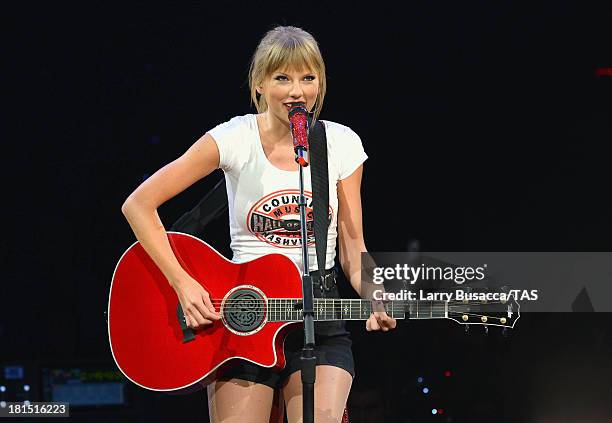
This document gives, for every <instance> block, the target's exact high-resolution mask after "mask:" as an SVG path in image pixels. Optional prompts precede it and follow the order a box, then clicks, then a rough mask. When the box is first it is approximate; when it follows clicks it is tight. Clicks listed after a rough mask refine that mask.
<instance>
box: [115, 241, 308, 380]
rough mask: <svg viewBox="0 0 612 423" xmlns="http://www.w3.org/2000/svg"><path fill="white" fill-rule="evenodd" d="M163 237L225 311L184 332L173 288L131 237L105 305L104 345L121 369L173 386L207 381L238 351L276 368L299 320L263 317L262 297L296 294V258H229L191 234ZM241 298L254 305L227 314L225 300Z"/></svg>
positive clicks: (298, 280) (137, 377)
mask: <svg viewBox="0 0 612 423" xmlns="http://www.w3.org/2000/svg"><path fill="white" fill-rule="evenodd" d="M168 239H169V241H170V245H171V246H172V249H173V251H174V253H175V255H176V256H177V258H178V259H179V262H180V263H181V265H182V266H183V268H184V269H185V270H186V271H187V272H188V273H189V274H190V275H191V276H192V277H193V278H194V279H195V280H196V281H198V282H199V283H200V284H201V285H202V286H203V287H204V289H206V290H207V291H208V292H209V294H210V297H211V300H212V301H213V304H215V309H216V310H217V311H219V309H220V305H222V306H224V307H226V311H227V312H226V313H223V314H222V315H223V318H222V319H221V320H219V321H215V322H213V323H212V324H211V325H207V326H206V327H205V328H204V329H201V330H198V331H194V332H193V334H194V335H195V337H194V338H193V339H192V340H186V339H185V338H184V333H183V330H182V329H184V326H183V328H181V320H180V319H179V316H181V317H182V313H180V312H179V314H178V315H177V306H178V305H179V301H178V297H177V295H176V292H175V291H174V289H173V288H172V287H171V286H170V285H169V283H168V280H167V279H166V278H165V277H164V275H163V274H162V273H161V271H160V270H159V269H158V267H157V265H156V264H155V263H154V262H153V261H152V260H151V258H150V257H149V255H148V254H147V253H146V252H145V251H144V249H143V248H142V246H141V245H140V243H138V242H137V243H135V244H133V245H132V246H131V247H130V248H128V250H127V251H126V252H125V253H124V254H123V256H122V257H121V259H120V260H119V263H118V264H117V268H116V269H115V273H114V275H113V280H112V284H111V289H110V294H109V305H108V334H109V340H110V346H111V351H112V354H113V357H114V359H115V362H116V363H117V366H118V367H119V368H120V369H121V371H122V372H123V373H124V374H125V375H126V377H128V379H130V380H131V381H132V382H134V383H136V384H137V385H140V386H142V387H144V388H147V389H151V390H156V391H175V390H182V389H186V388H189V387H192V386H193V385H195V384H197V383H200V384H202V385H205V384H207V383H210V382H211V381H212V380H214V378H215V377H216V375H217V373H218V372H219V370H220V369H221V368H222V366H223V365H224V364H225V365H229V364H231V361H232V360H234V359H238V358H240V359H244V360H249V361H251V362H253V363H255V364H258V365H260V366H264V367H270V368H277V369H281V368H283V367H284V366H285V356H284V353H283V342H284V339H285V336H286V334H287V332H288V331H289V330H291V329H295V327H296V325H298V323H295V322H282V321H267V320H266V314H267V313H268V312H267V309H266V308H265V307H263V304H264V303H265V300H266V299H267V298H300V297H301V293H302V289H301V275H300V272H299V270H298V268H297V266H296V265H295V264H294V263H293V262H292V261H291V260H290V259H289V258H287V257H285V256H283V255H280V254H271V255H266V256H264V257H261V258H258V259H256V260H253V261H250V262H248V263H242V264H236V263H232V262H230V261H229V260H227V259H226V258H225V257H223V256H221V255H220V254H219V253H218V252H217V251H215V250H214V249H213V248H212V247H210V246H209V245H208V244H206V243H205V242H203V241H201V240H200V239H198V238H195V237H193V236H190V235H186V234H182V233H176V232H170V233H168ZM270 275H273V276H274V278H270ZM244 298H247V299H251V298H252V301H251V302H250V303H249V302H248V301H247V303H246V304H247V305H248V304H252V307H253V311H254V312H252V313H248V312H247V313H236V314H235V315H233V314H232V313H231V311H232V310H231V305H232V304H236V303H237V302H235V300H236V299H242V300H243V299H244ZM222 301H223V303H222ZM233 301H234V302H233ZM243 304H244V303H243ZM241 310H242V311H244V309H241ZM247 311H248V310H247Z"/></svg>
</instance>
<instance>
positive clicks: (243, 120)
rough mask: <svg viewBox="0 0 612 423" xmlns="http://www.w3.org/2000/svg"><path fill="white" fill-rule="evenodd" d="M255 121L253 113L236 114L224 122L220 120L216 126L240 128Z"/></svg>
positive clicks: (248, 125) (251, 124)
mask: <svg viewBox="0 0 612 423" xmlns="http://www.w3.org/2000/svg"><path fill="white" fill-rule="evenodd" d="M254 122H255V115H253V114H250V113H249V114H246V115H237V116H234V117H232V118H230V119H228V120H226V121H224V122H221V123H219V124H218V125H217V127H221V126H225V127H227V128H241V127H252V126H253V123H254Z"/></svg>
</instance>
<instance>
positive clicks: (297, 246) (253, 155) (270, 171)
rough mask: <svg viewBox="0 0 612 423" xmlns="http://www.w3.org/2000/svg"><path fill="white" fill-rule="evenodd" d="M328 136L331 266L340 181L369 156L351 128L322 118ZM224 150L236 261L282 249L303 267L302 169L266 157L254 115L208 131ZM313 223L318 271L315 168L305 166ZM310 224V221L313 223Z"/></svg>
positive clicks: (312, 260)
mask: <svg viewBox="0 0 612 423" xmlns="http://www.w3.org/2000/svg"><path fill="white" fill-rule="evenodd" d="M321 122H323V124H324V125H325V130H326V135H327V155H328V165H329V213H330V218H331V224H330V226H329V232H328V238H327V262H326V266H325V267H326V268H327V269H329V268H331V267H333V265H334V258H335V256H336V237H337V233H338V232H337V223H338V194H337V191H336V184H337V182H338V181H339V180H342V179H344V178H346V177H348V176H350V175H351V174H352V173H353V172H354V171H355V170H356V169H357V168H358V167H359V165H361V164H362V163H363V162H364V161H365V160H366V159H367V157H368V156H367V155H366V153H365V152H364V150H363V146H362V144H361V139H360V138H359V136H358V135H357V134H356V133H355V132H354V131H353V130H351V129H350V128H349V127H347V126H344V125H341V124H339V123H335V122H329V121H323V120H322V121H321ZM208 133H209V134H210V135H211V136H212V137H213V138H214V140H215V142H216V143H217V146H218V148H219V155H220V161H219V167H220V168H221V169H222V170H223V171H224V172H225V182H226V186H227V198H228V204H229V224H230V238H231V245H230V246H231V249H232V251H233V253H234V257H233V258H232V261H234V262H236V263H243V262H245V261H250V260H253V259H255V258H257V257H260V256H262V255H264V254H271V253H279V254H283V255H285V256H287V257H289V258H290V259H292V260H293V261H294V262H295V263H296V264H297V265H298V267H299V268H300V270H301V269H302V268H303V266H302V250H301V239H300V229H299V219H300V216H299V206H298V197H299V187H300V185H299V171H297V170H296V171H287V170H281V169H279V168H277V167H276V166H274V165H273V164H272V163H270V161H269V160H268V158H267V157H266V155H265V153H264V150H263V146H262V144H261V139H260V136H259V130H258V125H257V118H256V115H254V114H247V115H244V116H236V117H234V118H232V119H231V120H229V121H228V122H224V123H222V124H220V125H217V126H216V127H215V128H213V129H211V130H210V131H208ZM304 190H305V195H306V201H307V205H306V212H307V217H306V220H307V226H308V229H309V230H308V239H309V240H308V246H309V248H308V255H309V258H308V261H309V267H310V270H311V271H314V270H318V265H317V258H316V249H315V243H314V233H313V231H312V188H311V182H310V167H307V168H305V170H304ZM308 222H310V223H308Z"/></svg>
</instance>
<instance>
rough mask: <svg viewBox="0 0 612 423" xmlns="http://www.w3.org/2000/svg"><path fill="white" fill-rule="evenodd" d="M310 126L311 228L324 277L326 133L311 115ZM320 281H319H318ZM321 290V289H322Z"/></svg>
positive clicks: (327, 197) (326, 184)
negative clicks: (313, 122)
mask: <svg viewBox="0 0 612 423" xmlns="http://www.w3.org/2000/svg"><path fill="white" fill-rule="evenodd" d="M308 122H309V125H308V127H309V128H310V130H309V132H308V145H309V147H310V179H311V181H312V197H313V228H314V236H315V248H316V251H317V264H318V267H319V277H320V278H324V277H325V263H326V262H327V231H328V228H329V224H330V223H331V222H330V220H329V169H328V167H327V135H326V133H325V126H324V125H323V123H322V122H321V121H320V120H318V119H317V120H316V121H315V124H314V125H312V124H311V123H312V115H309V117H308ZM319 282H321V281H319ZM322 291H323V290H322Z"/></svg>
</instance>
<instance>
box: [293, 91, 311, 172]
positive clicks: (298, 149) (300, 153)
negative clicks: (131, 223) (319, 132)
mask: <svg viewBox="0 0 612 423" xmlns="http://www.w3.org/2000/svg"><path fill="white" fill-rule="evenodd" d="M289 124H290V127H291V136H292V137H293V149H294V151H295V161H296V162H297V163H298V164H299V165H300V166H302V167H307V166H308V162H309V158H308V111H307V110H306V107H304V103H293V106H292V107H291V110H289Z"/></svg>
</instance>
